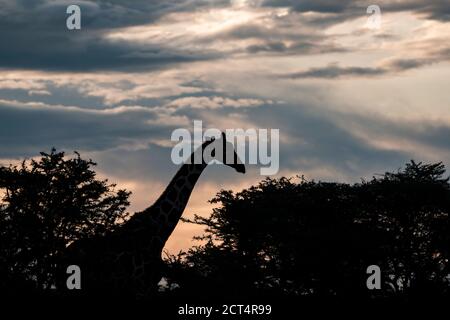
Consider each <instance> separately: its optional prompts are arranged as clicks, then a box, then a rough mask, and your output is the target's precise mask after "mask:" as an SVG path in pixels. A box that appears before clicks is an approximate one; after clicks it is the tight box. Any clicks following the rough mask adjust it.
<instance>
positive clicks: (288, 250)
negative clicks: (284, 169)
mask: <svg viewBox="0 0 450 320" xmlns="http://www.w3.org/2000/svg"><path fill="white" fill-rule="evenodd" d="M444 174H445V168H444V166H443V164H442V163H436V164H423V163H416V162H414V161H412V162H410V163H408V164H407V165H406V167H405V168H404V169H402V170H399V171H397V172H387V173H385V174H383V175H380V176H376V177H373V179H371V180H370V181H362V182H360V183H356V184H345V183H326V182H316V181H307V180H305V179H304V178H302V177H299V181H297V182H296V180H295V179H287V178H281V179H269V178H268V179H266V180H263V181H262V182H260V183H259V184H258V185H256V186H253V187H251V188H249V189H246V190H243V191H242V192H239V193H234V192H232V191H225V190H222V191H221V192H219V193H218V194H217V196H216V197H215V198H214V199H212V201H211V202H212V203H215V204H218V207H217V208H215V209H214V210H213V212H212V214H211V216H209V217H200V216H195V218H194V219H193V221H187V222H189V223H195V224H199V225H201V226H204V227H205V233H204V235H203V236H200V237H197V240H202V242H201V244H200V245H197V246H196V247H194V248H192V249H190V250H189V251H188V252H182V253H180V254H179V255H178V256H170V257H169V258H168V259H167V263H168V271H167V278H168V280H169V286H170V287H171V288H177V289H176V290H173V292H176V293H177V294H179V295H183V294H190V295H192V294H195V295H199V296H202V295H203V296H205V295H207V296H209V297H210V296H214V295H215V296H225V297H232V296H234V297H239V296H241V297H248V296H258V295H259V296H261V295H269V296H270V295H275V296H280V295H282V296H300V295H310V296H341V297H346V296H347V297H348V296H354V297H364V296H365V297H369V296H381V297H389V296H415V295H420V294H421V295H428V296H430V295H440V296H441V295H443V294H448V292H449V279H448V275H449V273H450V269H449V249H450V217H449V213H450V185H449V183H448V178H445V177H444ZM370 265H378V266H379V267H380V268H381V272H382V290H374V291H370V290H368V289H367V287H366V279H367V277H368V274H367V273H366V270H367V267H368V266H370ZM175 284H176V285H175Z"/></svg>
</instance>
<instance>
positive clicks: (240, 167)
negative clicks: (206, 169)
mask: <svg viewBox="0 0 450 320" xmlns="http://www.w3.org/2000/svg"><path fill="white" fill-rule="evenodd" d="M203 152H204V154H203V159H204V160H205V161H206V162H207V163H209V161H210V160H216V161H218V162H219V163H223V164H224V165H226V166H228V167H230V168H233V169H234V170H236V171H237V172H240V173H245V165H244V164H243V163H242V161H241V159H240V158H239V156H238V154H237V152H236V150H235V147H234V144H232V143H231V142H229V141H228V140H227V138H226V135H225V133H224V132H222V134H221V136H220V138H219V139H215V138H212V139H211V140H209V141H206V142H205V143H204V144H203ZM208 155H210V158H208Z"/></svg>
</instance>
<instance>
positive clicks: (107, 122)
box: [0, 100, 188, 157]
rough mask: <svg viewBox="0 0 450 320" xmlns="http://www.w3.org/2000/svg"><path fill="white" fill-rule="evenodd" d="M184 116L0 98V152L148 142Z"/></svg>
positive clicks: (26, 153)
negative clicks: (85, 107)
mask: <svg viewBox="0 0 450 320" xmlns="http://www.w3.org/2000/svg"><path fill="white" fill-rule="evenodd" d="M187 123H188V122H187V119H186V118H185V117H182V116H178V117H168V116H167V115H166V114H164V113H161V112H160V111H159V112H158V113H156V112H155V111H154V110H151V109H148V108H144V107H117V108H112V109H104V110H92V109H82V108H78V107H69V106H52V105H45V104H42V103H21V102H17V101H5V100H0V141H1V145H2V148H1V149H0V157H18V156H19V157H20V156H29V155H32V154H35V153H36V152H38V151H41V150H48V149H49V148H51V147H52V146H54V147H57V148H64V149H69V150H88V151H89V150H97V151H100V150H107V149H111V148H118V147H120V146H122V145H126V146H128V147H129V148H133V146H142V145H146V144H147V145H148V143H149V141H150V140H151V139H155V138H158V137H160V138H161V137H163V138H166V137H170V135H169V133H170V132H171V131H172V130H173V129H174V128H177V127H180V126H186V125H187Z"/></svg>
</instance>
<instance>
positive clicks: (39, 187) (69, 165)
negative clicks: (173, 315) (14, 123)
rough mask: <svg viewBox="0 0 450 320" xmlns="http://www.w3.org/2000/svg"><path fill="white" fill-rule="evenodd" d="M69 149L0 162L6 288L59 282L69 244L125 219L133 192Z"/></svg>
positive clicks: (1, 275) (1, 271)
mask: <svg viewBox="0 0 450 320" xmlns="http://www.w3.org/2000/svg"><path fill="white" fill-rule="evenodd" d="M75 154H76V157H74V158H70V159H66V158H65V156H64V153H63V152H56V150H54V149H53V150H52V151H51V153H49V154H47V153H41V158H40V159H39V160H31V161H28V162H27V161H24V162H23V163H22V165H20V166H9V167H0V190H1V192H2V194H3V197H2V199H1V202H0V289H1V290H2V292H3V293H4V294H5V293H9V294H24V293H26V292H30V291H33V290H38V291H39V292H41V291H42V290H45V289H50V288H51V287H52V286H53V285H54V283H55V272H56V268H57V265H58V262H59V261H60V260H59V259H61V255H62V253H63V252H64V249H65V248H66V246H67V245H68V244H69V243H71V242H73V241H76V240H78V239H81V238H85V237H90V236H95V235H102V234H105V233H106V232H108V231H112V230H114V229H115V227H116V226H117V222H119V221H120V220H122V219H125V218H126V216H127V213H126V212H125V210H126V207H127V206H128V205H129V203H128V197H129V195H130V193H129V192H127V191H125V190H118V191H117V192H115V191H114V187H115V185H114V184H108V181H107V180H97V179H96V173H95V172H94V171H93V170H92V167H93V166H95V165H96V164H95V163H94V162H92V161H91V160H83V159H81V157H80V155H79V154H78V153H75Z"/></svg>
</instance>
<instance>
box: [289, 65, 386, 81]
mask: <svg viewBox="0 0 450 320" xmlns="http://www.w3.org/2000/svg"><path fill="white" fill-rule="evenodd" d="M387 72H388V71H387V70H385V69H381V68H370V67H340V66H339V65H337V64H332V65H329V66H328V67H323V68H311V69H308V70H306V71H301V72H295V73H291V74H287V75H282V76H281V78H288V79H307V78H321V79H336V78H341V77H368V76H370V77H372V76H380V75H384V74H386V73H387Z"/></svg>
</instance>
